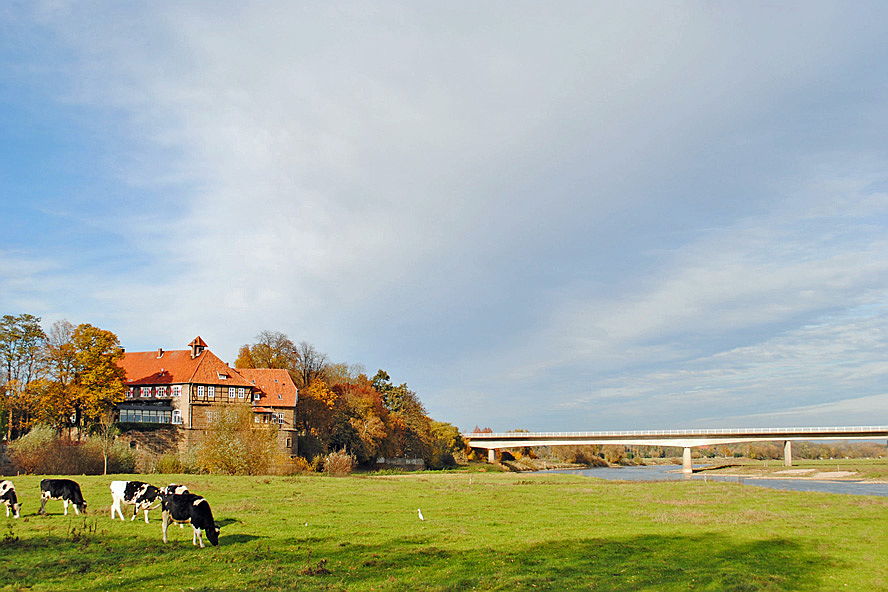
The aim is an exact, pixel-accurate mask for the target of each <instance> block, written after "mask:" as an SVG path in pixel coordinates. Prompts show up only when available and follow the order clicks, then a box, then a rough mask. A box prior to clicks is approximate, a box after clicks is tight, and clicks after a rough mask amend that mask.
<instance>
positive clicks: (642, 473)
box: [545, 465, 888, 496]
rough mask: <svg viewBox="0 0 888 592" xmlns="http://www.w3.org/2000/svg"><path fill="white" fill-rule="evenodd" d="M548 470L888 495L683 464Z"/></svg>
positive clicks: (887, 490)
mask: <svg viewBox="0 0 888 592" xmlns="http://www.w3.org/2000/svg"><path fill="white" fill-rule="evenodd" d="M545 472H546V473H567V474H571V475H583V476H585V477H597V478H599V479H613V480H619V481H680V480H683V479H697V480H701V479H702V480H711V481H727V482H730V483H737V482H741V483H743V484H744V485H754V486H756V487H770V488H771V489H785V490H789V491H822V492H825V493H846V494H851V495H882V496H888V483H862V482H859V481H814V480H808V479H750V478H749V477H736V476H729V475H711V474H707V473H695V474H694V475H692V476H686V475H684V474H682V473H681V465H653V466H647V467H614V468H604V467H602V468H595V469H569V470H568V469H566V470H554V471H545Z"/></svg>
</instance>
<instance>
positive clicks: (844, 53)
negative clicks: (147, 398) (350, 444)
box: [0, 0, 888, 430]
mask: <svg viewBox="0 0 888 592" xmlns="http://www.w3.org/2000/svg"><path fill="white" fill-rule="evenodd" d="M886 12H888V10H886V9H885V8H884V6H883V5H881V4H880V3H854V4H851V5H849V4H838V3H817V2H814V3H812V2H805V3H799V4H795V5H793V4H779V5H775V4H767V3H743V4H742V5H739V4H736V3H669V4H665V3H664V4H645V5H631V4H630V5H614V4H613V3H591V2H574V3H572V2H563V3H558V4H557V5H543V4H539V3H532V2H503V3H494V2H491V3H485V4H483V5H480V6H479V5H477V4H476V3H449V4H447V5H442V6H436V5H432V4H419V5H417V4H415V3H394V2H381V3H373V4H368V3H303V4H299V5H293V4H292V3H286V2H284V3H273V2H264V3H254V4H251V3H240V2H230V3H225V2H222V3H212V5H210V4H208V3H195V2H151V3H142V4H139V3H126V4H120V3H115V2H78V3H73V2H66V1H61V0H55V1H47V2H33V3H32V2H27V3H11V4H9V3H8V4H5V5H3V6H2V7H0V130H2V132H3V133H2V141H0V199H2V211H3V212H4V224H3V233H2V234H0V311H2V312H3V313H19V312H29V313H32V314H36V315H39V316H41V317H43V318H44V320H45V321H46V322H47V323H49V322H52V321H54V320H57V319H61V318H66V319H69V320H71V321H72V322H75V323H78V322H90V323H93V324H96V325H99V326H101V327H104V328H108V329H111V330H113V331H115V332H116V333H117V334H118V335H119V337H120V338H121V341H122V342H123V344H124V346H125V347H126V348H127V349H128V350H130V351H138V350H144V349H153V348H156V347H165V348H167V349H171V348H176V347H182V346H184V345H185V344H187V343H188V342H189V341H190V340H191V338H193V337H194V336H195V335H197V334H200V335H201V336H202V337H204V339H205V340H206V341H207V342H208V343H209V344H210V346H211V348H212V349H213V350H214V351H216V352H217V353H218V354H220V355H221V356H222V357H223V359H227V360H229V361H230V360H232V359H233V358H234V356H235V353H236V351H237V348H238V346H239V345H241V344H243V343H246V342H249V341H251V340H252V339H253V337H254V336H255V335H256V333H258V332H259V331H260V330H263V329H273V330H280V331H283V332H285V333H287V334H288V335H290V336H291V337H292V338H293V339H295V340H297V341H301V340H306V341H309V342H311V343H313V344H315V345H316V346H317V347H318V348H319V349H321V350H322V351H325V352H327V353H328V354H329V356H330V358H331V359H333V360H341V361H347V362H351V363H360V364H363V365H364V366H365V367H366V368H367V369H368V370H369V371H371V372H372V371H375V369H376V368H385V369H387V370H388V371H389V372H390V374H391V375H392V377H393V378H394V379H395V380H396V381H399V382H400V381H406V382H408V383H409V384H410V385H411V386H412V387H413V388H414V389H415V390H417V392H418V393H419V394H420V397H421V398H422V400H423V401H424V402H425V403H426V405H427V407H428V408H429V411H430V412H431V414H432V415H433V416H434V417H436V418H438V419H442V420H446V421H450V422H453V423H455V424H457V425H459V426H460V427H462V428H471V427H472V426H474V425H476V424H478V425H482V426H490V427H493V428H495V429H512V428H519V427H520V428H527V429H540V430H583V429H636V428H637V429H643V428H658V427H700V426H731V425H750V426H753V425H822V424H834V425H844V424H884V423H888V355H886V354H888V340H886V337H888V320H886V319H888V317H886V312H888V258H886V256H885V254H886V252H888V249H886V246H888V234H886V222H888V168H886V146H888V144H886V141H885V138H886V137H888V135H886V131H888V129H886V128H888V125H886V124H888V70H886V69H885V68H884V64H885V63H888V42H886V39H888V25H886V23H888V14H886Z"/></svg>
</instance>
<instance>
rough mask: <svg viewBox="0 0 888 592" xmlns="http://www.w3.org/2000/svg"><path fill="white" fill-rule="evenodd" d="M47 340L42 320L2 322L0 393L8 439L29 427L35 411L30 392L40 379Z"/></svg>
mask: <svg viewBox="0 0 888 592" xmlns="http://www.w3.org/2000/svg"><path fill="white" fill-rule="evenodd" d="M45 338H46V335H45V334H44V332H43V329H42V328H41V327H40V318H39V317H35V316H34V315H30V314H20V315H15V316H14V315H4V316H3V317H2V319H0V362H2V368H0V392H2V395H3V398H2V410H3V411H4V415H5V418H6V439H7V440H9V439H12V437H13V434H14V432H15V431H22V430H23V429H25V428H26V427H27V425H28V421H29V418H30V415H31V413H32V411H33V410H32V408H31V405H30V404H29V403H30V397H28V393H29V388H30V387H31V383H32V382H33V381H35V380H36V379H37V378H38V374H39V371H40V358H41V352H42V349H43V342H44V340H45Z"/></svg>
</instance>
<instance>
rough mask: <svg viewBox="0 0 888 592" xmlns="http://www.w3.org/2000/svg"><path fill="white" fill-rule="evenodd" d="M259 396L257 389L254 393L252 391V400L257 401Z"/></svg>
mask: <svg viewBox="0 0 888 592" xmlns="http://www.w3.org/2000/svg"><path fill="white" fill-rule="evenodd" d="M261 398H262V395H261V394H260V393H259V391H256V392H255V393H253V400H254V401H258V400H259V399H261Z"/></svg>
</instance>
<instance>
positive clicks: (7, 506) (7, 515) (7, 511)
mask: <svg viewBox="0 0 888 592" xmlns="http://www.w3.org/2000/svg"><path fill="white" fill-rule="evenodd" d="M3 505H5V506H6V517H7V518H9V504H3Z"/></svg>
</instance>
